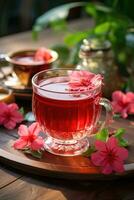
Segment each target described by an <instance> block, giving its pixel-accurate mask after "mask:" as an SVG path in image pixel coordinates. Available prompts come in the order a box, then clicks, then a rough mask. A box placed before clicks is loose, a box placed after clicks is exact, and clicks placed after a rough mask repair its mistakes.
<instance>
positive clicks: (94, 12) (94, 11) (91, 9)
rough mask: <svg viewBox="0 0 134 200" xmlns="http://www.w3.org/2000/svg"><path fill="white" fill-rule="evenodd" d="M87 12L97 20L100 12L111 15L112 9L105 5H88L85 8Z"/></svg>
mask: <svg viewBox="0 0 134 200" xmlns="http://www.w3.org/2000/svg"><path fill="white" fill-rule="evenodd" d="M85 11H86V12H87V13H88V14H90V15H91V16H92V17H94V18H97V17H98V16H99V12H103V13H106V14H107V13H111V12H112V9H111V8H110V7H107V6H105V5H103V4H94V3H88V5H87V6H86V8H85Z"/></svg>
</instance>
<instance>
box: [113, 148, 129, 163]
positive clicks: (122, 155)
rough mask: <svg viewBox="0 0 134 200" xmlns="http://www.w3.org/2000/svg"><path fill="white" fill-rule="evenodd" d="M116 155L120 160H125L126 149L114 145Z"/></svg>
mask: <svg viewBox="0 0 134 200" xmlns="http://www.w3.org/2000/svg"><path fill="white" fill-rule="evenodd" d="M116 156H118V157H119V159H120V160H126V159H127V158H128V150H127V149H125V148H124V147H116Z"/></svg>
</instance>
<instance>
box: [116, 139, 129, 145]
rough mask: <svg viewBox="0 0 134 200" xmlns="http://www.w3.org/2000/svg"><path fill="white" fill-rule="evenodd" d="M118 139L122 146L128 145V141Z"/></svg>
mask: <svg viewBox="0 0 134 200" xmlns="http://www.w3.org/2000/svg"><path fill="white" fill-rule="evenodd" d="M118 141H119V145H120V146H122V147H127V146H128V141H127V140H126V139H124V138H120V139H118Z"/></svg>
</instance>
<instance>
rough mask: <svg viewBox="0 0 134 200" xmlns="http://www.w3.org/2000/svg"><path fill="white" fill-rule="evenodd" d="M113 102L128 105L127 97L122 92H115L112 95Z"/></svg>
mask: <svg viewBox="0 0 134 200" xmlns="http://www.w3.org/2000/svg"><path fill="white" fill-rule="evenodd" d="M112 100H113V101H115V102H122V103H123V104H124V103H126V96H125V94H124V93H123V92H121V91H118V90H117V91H115V92H113V93H112Z"/></svg>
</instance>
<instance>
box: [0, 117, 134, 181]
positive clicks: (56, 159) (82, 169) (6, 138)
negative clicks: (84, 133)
mask: <svg viewBox="0 0 134 200" xmlns="http://www.w3.org/2000/svg"><path fill="white" fill-rule="evenodd" d="M112 127H113V128H118V127H123V128H126V130H127V134H126V137H127V139H128V141H129V158H128V160H127V161H126V163H125V173H123V174H112V175H103V174H101V173H100V170H99V168H97V167H94V166H93V165H92V164H91V162H90V159H89V158H86V157H83V156H75V157H61V156H55V155H52V154H50V153H48V152H44V155H43V158H42V159H41V160H38V159H34V158H33V157H31V156H27V155H24V154H23V153H22V152H21V151H17V150H14V148H13V147H12V144H13V142H14V140H15V139H16V138H17V130H12V131H8V130H6V129H2V128H1V129H0V147H1V148H0V162H1V163H4V164H6V165H10V166H12V167H13V168H16V169H19V170H22V171H25V172H26V173H29V174H36V175H39V176H50V177H56V178H61V179H74V180H110V179H117V178H121V177H126V176H129V175H131V176H132V175H133V174H134V129H133V127H134V126H133V125H131V122H130V121H127V120H122V119H120V120H118V121H116V122H114V123H113V125H112Z"/></svg>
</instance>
